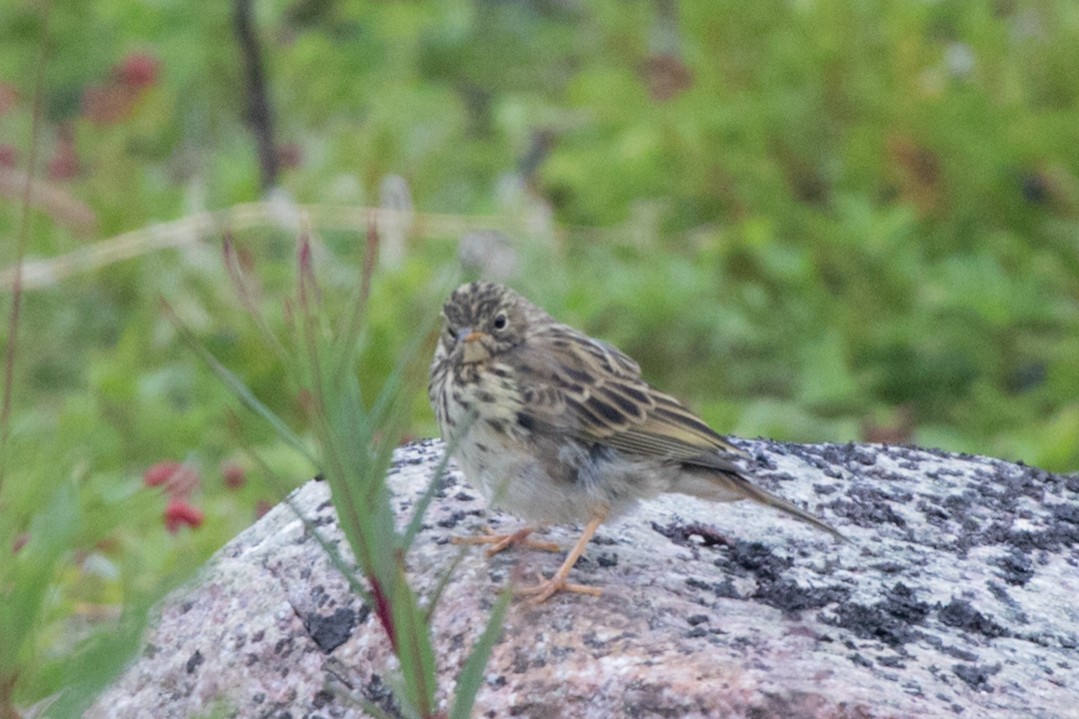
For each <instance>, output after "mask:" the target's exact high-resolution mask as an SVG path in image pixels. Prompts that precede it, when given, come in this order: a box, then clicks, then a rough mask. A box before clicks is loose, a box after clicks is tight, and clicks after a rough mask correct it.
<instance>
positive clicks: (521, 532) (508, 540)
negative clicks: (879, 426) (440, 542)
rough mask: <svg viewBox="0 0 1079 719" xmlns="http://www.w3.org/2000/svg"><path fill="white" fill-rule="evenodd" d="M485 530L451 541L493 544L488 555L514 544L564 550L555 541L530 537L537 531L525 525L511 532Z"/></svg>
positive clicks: (547, 549) (541, 548) (558, 550)
mask: <svg viewBox="0 0 1079 719" xmlns="http://www.w3.org/2000/svg"><path fill="white" fill-rule="evenodd" d="M484 531H485V532H486V534H481V535H479V536H469V537H453V538H452V539H451V540H450V541H451V542H453V543H454V544H490V545H491V546H490V547H489V548H488V549H487V556H488V557H493V556H494V555H496V554H498V553H499V552H501V551H503V550H505V549H509V548H510V547H512V546H520V547H528V548H529V549H539V550H542V551H544V552H561V551H562V548H561V547H559V546H558V545H557V544H555V543H554V542H540V541H537V540H535V539H530V538H529V535H530V534H532V532H534V531H536V530H535V529H533V528H532V527H523V528H521V529H518V530H517V531H516V532H512V533H510V534H496V533H494V532H492V531H491V528H490V527H486V528H485V530H484Z"/></svg>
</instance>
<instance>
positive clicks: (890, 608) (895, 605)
mask: <svg viewBox="0 0 1079 719" xmlns="http://www.w3.org/2000/svg"><path fill="white" fill-rule="evenodd" d="M880 606H881V608H882V609H884V610H885V611H886V612H888V613H889V614H891V615H892V616H893V617H895V618H896V619H901V620H903V621H906V622H908V623H910V624H921V623H922V622H923V621H925V618H926V617H927V616H929V610H930V608H931V607H930V606H929V604H928V603H927V602H921V601H918V598H917V596H916V595H915V594H914V591H913V590H912V589H911V588H910V587H908V586H907V585H905V584H903V583H902V582H896V583H895V584H894V585H893V586H892V588H891V589H888V590H886V591H885V594H884V599H883V600H882V601H881V602H880Z"/></svg>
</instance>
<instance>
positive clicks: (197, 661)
mask: <svg viewBox="0 0 1079 719" xmlns="http://www.w3.org/2000/svg"><path fill="white" fill-rule="evenodd" d="M202 662H203V658H202V652H200V651H199V650H198V649H196V650H195V653H194V654H192V655H191V657H190V658H189V659H188V660H187V664H186V665H184V668H185V669H187V673H188V674H194V673H195V670H196V669H198V668H199V666H201V665H202Z"/></svg>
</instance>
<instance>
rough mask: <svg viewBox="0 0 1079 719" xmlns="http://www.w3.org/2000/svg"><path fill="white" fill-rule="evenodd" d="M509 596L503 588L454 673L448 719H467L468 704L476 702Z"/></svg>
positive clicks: (507, 605) (469, 709) (469, 715)
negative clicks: (452, 694) (451, 705)
mask: <svg viewBox="0 0 1079 719" xmlns="http://www.w3.org/2000/svg"><path fill="white" fill-rule="evenodd" d="M512 599H513V590H512V589H510V588H509V587H507V588H506V589H503V590H502V593H501V594H499V596H498V601H496V602H495V606H494V609H492V610H491V616H490V617H488V619H487V626H486V627H484V629H483V634H481V635H480V638H479V639H477V640H476V643H475V644H474V645H473V646H472V653H471V654H469V655H468V661H467V662H465V666H464V669H462V670H461V673H460V674H459V675H457V693H456V695H455V696H454V698H453V709H452V711H450V719H469V717H471V716H472V705H473V704H475V703H476V695H477V694H478V693H479V690H480V687H481V686H483V674H484V671H485V670H486V668H487V661H488V660H489V659H490V658H491V651H492V650H493V649H494V646H495V642H497V641H498V635H499V634H500V633H501V632H502V622H503V620H504V619H505V617H506V610H507V609H509V606H510V601H511V600H512Z"/></svg>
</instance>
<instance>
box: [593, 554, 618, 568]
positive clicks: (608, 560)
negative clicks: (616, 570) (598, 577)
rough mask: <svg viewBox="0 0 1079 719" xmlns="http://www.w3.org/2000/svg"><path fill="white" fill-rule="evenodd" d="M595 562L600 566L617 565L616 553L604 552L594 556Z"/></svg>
mask: <svg viewBox="0 0 1079 719" xmlns="http://www.w3.org/2000/svg"><path fill="white" fill-rule="evenodd" d="M596 563H597V564H599V566H601V567H617V566H618V555H617V554H615V553H614V552H604V553H603V554H601V555H599V556H598V557H596Z"/></svg>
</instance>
